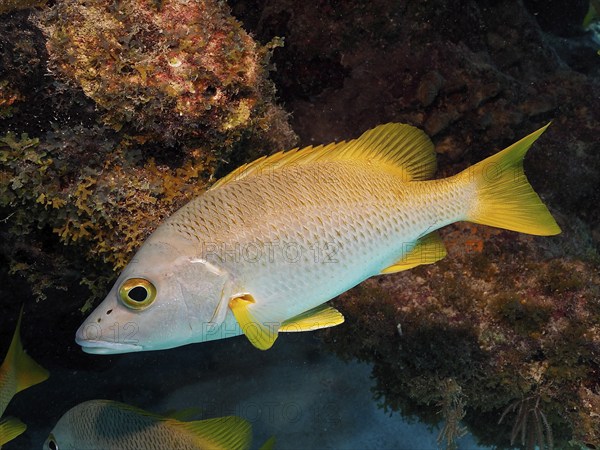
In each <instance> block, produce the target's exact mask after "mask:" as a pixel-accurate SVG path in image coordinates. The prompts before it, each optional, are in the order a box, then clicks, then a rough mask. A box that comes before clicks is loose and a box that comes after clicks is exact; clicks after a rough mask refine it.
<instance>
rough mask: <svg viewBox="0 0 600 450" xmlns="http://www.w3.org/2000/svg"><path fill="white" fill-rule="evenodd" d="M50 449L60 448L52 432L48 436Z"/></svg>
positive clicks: (57, 449)
mask: <svg viewBox="0 0 600 450" xmlns="http://www.w3.org/2000/svg"><path fill="white" fill-rule="evenodd" d="M48 449H49V450H59V448H58V444H57V443H56V439H55V438H54V435H52V434H51V435H50V437H49V438H48Z"/></svg>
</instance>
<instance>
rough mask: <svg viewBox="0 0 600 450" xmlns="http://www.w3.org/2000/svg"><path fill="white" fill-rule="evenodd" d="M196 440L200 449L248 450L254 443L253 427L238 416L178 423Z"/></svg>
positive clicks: (176, 424) (179, 426)
mask: <svg viewBox="0 0 600 450" xmlns="http://www.w3.org/2000/svg"><path fill="white" fill-rule="evenodd" d="M174 426H176V427H178V428H180V429H184V430H185V431H187V432H188V433H190V434H193V435H194V436H195V438H196V442H197V444H198V446H199V448H207V449H209V448H210V449H212V450H221V449H222V450H246V449H248V448H250V443H251V441H252V426H251V425H250V422H248V421H247V420H246V419H242V418H241V417H236V416H227V417H217V418H215V419H207V420H197V421H195V422H176V423H174Z"/></svg>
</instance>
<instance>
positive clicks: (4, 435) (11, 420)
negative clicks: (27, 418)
mask: <svg viewBox="0 0 600 450" xmlns="http://www.w3.org/2000/svg"><path fill="white" fill-rule="evenodd" d="M26 429H27V425H25V424H24V423H23V422H21V421H20V420H19V419H17V418H16V417H6V418H4V419H2V420H0V447H2V446H3V445H4V444H6V443H7V442H9V441H12V440H13V439H14V438H16V437H17V436H19V435H20V434H22V433H23V432H24V431H25V430H26Z"/></svg>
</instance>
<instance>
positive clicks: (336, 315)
mask: <svg viewBox="0 0 600 450" xmlns="http://www.w3.org/2000/svg"><path fill="white" fill-rule="evenodd" d="M343 322H344V316H343V315H342V313H341V312H339V311H338V310H337V309H335V308H334V307H332V306H329V305H328V304H327V303H323V304H322V305H319V306H317V307H316V308H313V309H309V310H308V311H305V312H303V313H302V314H298V315H297V316H294V317H292V318H291V319H288V320H286V321H285V322H283V323H282V324H281V327H280V328H279V331H281V332H288V333H290V332H298V331H312V330H318V329H319V328H329V327H334V326H336V325H339V324H340V323H343Z"/></svg>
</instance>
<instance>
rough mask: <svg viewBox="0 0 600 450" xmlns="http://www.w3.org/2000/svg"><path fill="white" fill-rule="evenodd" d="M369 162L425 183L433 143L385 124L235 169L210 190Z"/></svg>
mask: <svg viewBox="0 0 600 450" xmlns="http://www.w3.org/2000/svg"><path fill="white" fill-rule="evenodd" d="M349 160H351V161H369V162H378V163H380V164H384V165H388V166H389V167H390V170H392V171H394V172H396V173H397V174H398V176H400V177H402V179H403V180H404V181H412V180H426V179H428V178H431V177H433V175H434V173H435V170H436V156H435V151H434V148H433V143H432V142H431V140H430V139H429V137H427V135H426V134H425V133H424V132H423V131H421V130H419V129H418V128H415V127H413V126H411V125H406V124H401V123H388V124H385V125H379V126H377V127H375V128H373V129H371V130H368V131H366V132H365V133H363V134H362V136H360V137H359V138H358V139H353V140H351V141H342V142H338V143H331V144H328V145H319V146H317V147H312V146H310V147H305V148H303V149H293V150H289V151H286V152H278V153H275V154H273V155H271V156H268V157H264V156H263V157H262V158H258V159H257V160H255V161H252V162H250V163H248V164H245V165H243V166H241V167H238V168H237V169H236V170H234V171H233V172H231V173H230V174H229V175H226V176H225V177H223V178H221V179H220V180H218V181H217V182H216V183H215V184H213V185H212V187H211V189H215V188H217V187H220V186H223V185H225V184H227V183H230V182H232V181H236V180H240V179H243V178H246V177H249V176H252V175H256V174H260V173H261V172H271V171H273V170H276V169H278V168H281V167H285V166H288V165H289V166H292V165H298V164H306V163H309V162H315V161H327V162H331V161H349Z"/></svg>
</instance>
